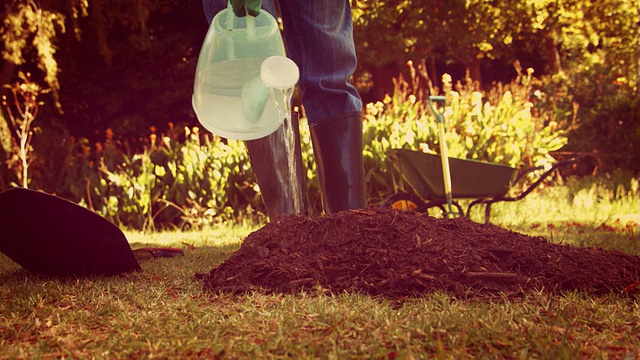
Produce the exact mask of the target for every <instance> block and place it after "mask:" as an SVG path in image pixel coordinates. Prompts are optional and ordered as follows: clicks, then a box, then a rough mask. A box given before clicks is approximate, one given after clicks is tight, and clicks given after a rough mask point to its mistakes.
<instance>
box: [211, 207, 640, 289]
mask: <svg viewBox="0 0 640 360" xmlns="http://www.w3.org/2000/svg"><path fill="white" fill-rule="evenodd" d="M201 277H202V279H203V280H204V286H205V289H208V290H211V291H214V292H218V291H221V292H234V293H238V292H246V291H261V292H265V293H295V292H299V291H301V290H304V289H316V291H317V289H318V286H319V287H320V288H321V289H324V290H326V291H330V292H333V293H341V292H345V291H346V292H359V293H363V294H370V295H373V296H383V297H386V298H391V299H401V298H405V297H411V296H422V295H424V294H428V293H431V292H434V291H444V292H447V293H450V294H452V295H454V296H458V297H470V296H471V297H476V296H481V297H485V296H493V295H498V294H507V295H514V294H522V293H524V292H528V291H550V292H564V291H573V290H580V291H585V292H588V293H591V294H604V293H609V292H623V291H624V290H625V288H627V287H629V286H630V285H632V284H634V283H635V282H636V281H637V280H638V279H639V277H640V258H638V257H636V256H632V255H629V254H625V253H623V252H620V251H608V250H602V249H592V248H579V247H575V246H571V245H558V244H552V243H549V242H548V241H547V240H546V239H544V238H542V237H532V236H528V235H524V234H520V233H517V232H513V231H509V230H505V229H503V228H500V227H498V226H495V225H491V224H479V223H476V222H473V221H471V220H469V219H467V218H456V219H439V218H433V217H430V216H428V215H426V214H421V213H415V212H400V211H396V210H392V209H387V208H377V207H376V208H374V207H371V208H367V209H363V210H353V211H345V212H340V213H337V214H333V215H329V216H325V217H319V218H310V217H303V216H285V217H281V218H279V219H278V220H277V221H275V222H272V223H269V224H268V225H266V226H264V227H263V228H261V229H260V230H258V231H256V232H253V233H252V234H250V235H249V236H248V237H247V238H246V239H245V240H244V242H243V244H242V246H241V247H240V249H239V250H238V251H237V252H235V253H234V254H232V256H231V257H230V258H228V259H227V260H226V261H225V262H223V263H222V264H220V265H219V266H218V267H216V268H214V269H213V270H211V272H210V273H209V274H203V275H201Z"/></svg>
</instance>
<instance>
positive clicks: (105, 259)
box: [0, 188, 140, 276]
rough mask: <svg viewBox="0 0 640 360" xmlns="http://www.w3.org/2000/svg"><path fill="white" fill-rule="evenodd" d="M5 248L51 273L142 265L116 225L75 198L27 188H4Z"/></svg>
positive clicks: (1, 234)
mask: <svg viewBox="0 0 640 360" xmlns="http://www.w3.org/2000/svg"><path fill="white" fill-rule="evenodd" d="M0 252H2V253H4V254H5V255H6V256H8V257H9V258H10V259H11V260H13V261H15V262H16V263H18V264H19V265H20V266H22V267H24V268H25V269H27V270H28V271H30V272H34V273H40V274H46V275H56V276H57V275H115V274H122V273H127V272H131V271H135V270H140V265H139V264H138V261H137V260H136V258H135V256H134V253H133V251H132V250H131V247H130V246H129V243H128V241H127V239H126V237H125V235H124V234H123V233H122V231H121V230H120V229H119V228H118V227H117V226H116V225H114V224H113V223H111V222H109V221H107V220H106V219H104V218H103V217H101V216H100V215H98V214H96V213H94V212H91V211H89V210H87V209H85V208H83V207H82V206H80V205H77V204H75V203H73V202H71V201H68V200H65V199H62V198H60V197H57V196H53V195H49V194H46V193H43V192H39V191H34V190H29V189H23V188H13V189H9V190H6V191H4V192H2V193H0Z"/></svg>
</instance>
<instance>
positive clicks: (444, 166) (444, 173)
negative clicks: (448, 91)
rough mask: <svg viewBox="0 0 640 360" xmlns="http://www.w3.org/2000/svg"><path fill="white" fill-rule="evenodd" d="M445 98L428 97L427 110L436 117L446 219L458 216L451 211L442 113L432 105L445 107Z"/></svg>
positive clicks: (451, 202)
mask: <svg viewBox="0 0 640 360" xmlns="http://www.w3.org/2000/svg"><path fill="white" fill-rule="evenodd" d="M446 101H447V98H446V97H445V96H429V108H431V112H432V113H433V114H434V115H435V117H436V123H437V124H438V142H439V143H440V160H441V162H442V177H443V179H442V180H443V183H444V194H445V197H446V200H447V210H446V211H445V212H444V216H445V217H447V218H450V217H452V215H458V213H457V212H455V211H453V200H452V197H453V196H452V195H451V194H452V189H451V170H450V169H449V152H448V150H447V142H446V139H445V136H444V113H443V112H440V111H437V110H436V109H435V106H433V103H437V102H440V103H442V107H443V108H444V106H445V105H446Z"/></svg>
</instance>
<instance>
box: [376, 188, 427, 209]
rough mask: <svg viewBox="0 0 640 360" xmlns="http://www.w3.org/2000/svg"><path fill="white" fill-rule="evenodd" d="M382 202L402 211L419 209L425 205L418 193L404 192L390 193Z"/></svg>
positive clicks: (386, 205)
mask: <svg viewBox="0 0 640 360" xmlns="http://www.w3.org/2000/svg"><path fill="white" fill-rule="evenodd" d="M382 204H383V206H385V207H390V208H392V209H396V210H401V211H406V210H419V208H421V207H423V206H424V203H423V202H422V201H421V200H420V199H419V198H418V197H417V196H416V195H414V194H411V193H404V192H403V193H395V194H392V195H390V196H389V197H387V198H386V199H385V200H384V202H383V203H382Z"/></svg>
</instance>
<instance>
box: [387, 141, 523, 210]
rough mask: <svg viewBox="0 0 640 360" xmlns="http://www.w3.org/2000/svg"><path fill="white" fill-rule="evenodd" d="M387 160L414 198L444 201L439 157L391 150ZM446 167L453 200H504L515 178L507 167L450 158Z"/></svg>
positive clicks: (513, 170) (513, 169)
mask: <svg viewBox="0 0 640 360" xmlns="http://www.w3.org/2000/svg"><path fill="white" fill-rule="evenodd" d="M387 156H388V158H389V160H391V161H390V162H391V164H392V167H393V170H394V171H396V172H397V173H398V174H399V175H400V176H401V178H402V180H403V181H405V182H406V183H407V184H408V185H409V186H410V187H411V188H412V189H413V191H414V192H415V193H416V194H417V195H418V196H420V197H421V198H423V199H424V200H438V199H443V198H445V191H444V180H443V174H442V160H441V159H440V155H438V154H428V153H423V152H419V151H413V150H406V149H391V150H390V151H389V152H388V154H387ZM449 167H450V171H451V188H452V189H451V190H452V193H451V196H452V197H453V198H484V197H499V196H504V195H505V194H506V193H507V192H508V191H509V189H510V188H511V185H512V182H513V181H514V179H515V178H516V176H517V174H518V170H517V169H516V168H513V167H511V166H507V165H502V164H495V163H488V162H483V161H476V160H469V159H459V158H452V157H450V158H449Z"/></svg>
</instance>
